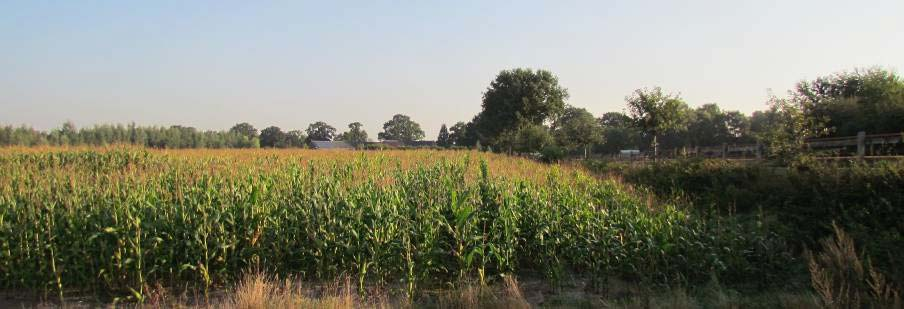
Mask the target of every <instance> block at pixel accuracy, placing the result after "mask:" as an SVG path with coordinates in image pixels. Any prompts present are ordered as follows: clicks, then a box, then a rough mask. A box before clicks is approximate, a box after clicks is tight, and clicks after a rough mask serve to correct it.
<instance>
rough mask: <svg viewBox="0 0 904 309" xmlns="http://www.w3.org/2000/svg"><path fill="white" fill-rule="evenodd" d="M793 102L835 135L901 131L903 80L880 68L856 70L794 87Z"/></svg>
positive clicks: (903, 108)
mask: <svg viewBox="0 0 904 309" xmlns="http://www.w3.org/2000/svg"><path fill="white" fill-rule="evenodd" d="M791 94H792V100H793V101H794V102H795V103H797V105H798V106H800V108H801V109H802V110H803V112H804V113H805V114H806V115H807V116H808V117H811V118H813V119H817V120H819V122H818V123H816V124H817V125H819V127H815V128H811V130H816V131H818V130H828V131H830V132H831V134H832V135H836V136H852V135H856V134H857V132H859V131H866V132H869V133H897V132H904V122H902V121H901V119H904V80H902V79H901V77H900V76H898V75H897V74H895V73H894V72H890V71H887V70H883V69H880V68H870V69H858V70H854V71H852V72H841V73H837V74H833V75H830V76H823V77H819V78H817V79H815V80H812V81H802V82H800V83H798V84H797V86H796V87H795V89H794V91H793V92H792V93H791Z"/></svg>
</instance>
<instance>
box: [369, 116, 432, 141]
mask: <svg viewBox="0 0 904 309" xmlns="http://www.w3.org/2000/svg"><path fill="white" fill-rule="evenodd" d="M377 137H378V138H379V139H381V140H384V141H385V140H399V141H402V142H405V143H408V142H411V141H417V140H421V139H423V138H424V130H421V125H420V124H418V123H417V122H414V121H412V120H411V117H408V116H406V115H402V114H396V115H395V116H392V119H390V120H389V121H387V122H386V123H384V124H383V132H380V133H379V134H377Z"/></svg>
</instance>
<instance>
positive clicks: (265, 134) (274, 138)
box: [260, 126, 289, 148]
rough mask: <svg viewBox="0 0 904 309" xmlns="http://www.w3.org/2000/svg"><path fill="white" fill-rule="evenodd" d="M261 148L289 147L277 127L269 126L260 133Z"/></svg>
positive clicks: (284, 136)
mask: <svg viewBox="0 0 904 309" xmlns="http://www.w3.org/2000/svg"><path fill="white" fill-rule="evenodd" d="M260 140H261V145H260V146H261V147H268V148H286V147H288V146H289V144H288V137H287V136H286V133H284V132H283V131H282V130H281V129H280V128H279V127H277V126H270V127H267V128H266V129H264V130H262V131H261V136H260Z"/></svg>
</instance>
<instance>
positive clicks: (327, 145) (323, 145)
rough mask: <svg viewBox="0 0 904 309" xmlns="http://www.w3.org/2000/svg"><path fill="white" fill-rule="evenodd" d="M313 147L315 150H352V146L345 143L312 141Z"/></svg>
mask: <svg viewBox="0 0 904 309" xmlns="http://www.w3.org/2000/svg"><path fill="white" fill-rule="evenodd" d="M311 147H312V148H314V149H352V148H355V147H352V145H349V144H348V143H346V142H344V141H311Z"/></svg>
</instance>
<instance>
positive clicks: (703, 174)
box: [588, 160, 904, 282]
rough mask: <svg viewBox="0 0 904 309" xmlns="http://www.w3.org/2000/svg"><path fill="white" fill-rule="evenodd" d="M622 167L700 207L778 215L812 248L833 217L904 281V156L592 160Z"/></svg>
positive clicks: (601, 168)
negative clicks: (790, 160)
mask: <svg viewBox="0 0 904 309" xmlns="http://www.w3.org/2000/svg"><path fill="white" fill-rule="evenodd" d="M588 167H589V168H591V169H593V170H595V171H598V172H609V173H613V172H615V173H619V174H620V175H621V176H622V177H623V179H624V180H625V181H627V182H629V183H632V184H637V185H641V186H643V187H646V188H649V189H650V190H653V191H654V192H656V193H657V194H659V195H660V196H667V197H680V198H684V199H689V200H690V201H691V202H692V203H693V204H694V205H695V206H696V207H698V208H699V209H701V210H705V211H708V210H715V211H717V212H718V213H720V214H726V213H732V212H734V213H738V214H739V215H742V216H743V215H745V214H754V213H758V212H760V211H762V212H764V213H765V214H766V216H769V217H774V218H777V219H778V221H779V223H780V226H778V227H776V228H775V231H777V232H779V233H781V234H782V235H784V237H786V238H787V239H788V240H789V241H791V242H793V243H797V244H799V245H800V246H809V247H812V246H814V245H815V244H816V241H817V240H818V239H822V238H824V237H827V236H829V235H831V233H832V227H831V225H832V222H836V223H837V224H838V225H839V226H841V227H842V228H843V229H844V230H846V231H848V233H850V234H851V236H852V237H854V239H855V240H856V241H857V242H858V244H859V246H860V247H863V248H865V250H866V252H867V254H868V255H869V256H870V257H872V259H873V260H872V262H873V263H875V264H876V265H878V266H880V268H882V269H883V270H884V271H885V272H886V273H889V274H891V275H892V276H893V277H894V278H895V279H896V280H897V281H899V282H901V281H902V280H904V268H902V267H901V265H902V263H904V237H902V231H904V161H881V162H873V163H864V162H830V163H820V162H810V163H805V164H800V165H797V166H795V167H793V168H787V167H777V166H771V165H769V164H767V163H760V162H754V163H750V162H747V163H745V162H730V161H723V160H673V161H664V162H658V163H649V164H640V165H626V164H620V163H615V164H608V163H604V162H594V163H588Z"/></svg>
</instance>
